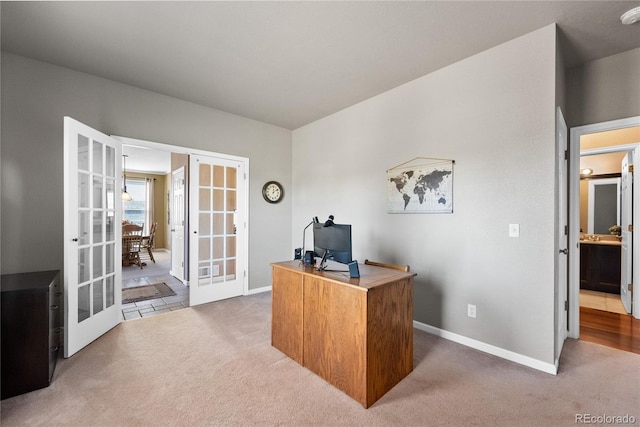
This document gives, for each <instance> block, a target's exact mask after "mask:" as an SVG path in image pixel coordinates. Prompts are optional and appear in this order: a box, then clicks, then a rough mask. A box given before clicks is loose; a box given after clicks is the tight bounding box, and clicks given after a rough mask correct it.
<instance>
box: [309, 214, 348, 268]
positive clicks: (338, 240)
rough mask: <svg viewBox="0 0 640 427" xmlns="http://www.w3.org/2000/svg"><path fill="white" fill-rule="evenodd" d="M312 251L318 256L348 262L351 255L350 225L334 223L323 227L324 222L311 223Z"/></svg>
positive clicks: (343, 262)
mask: <svg viewBox="0 0 640 427" xmlns="http://www.w3.org/2000/svg"><path fill="white" fill-rule="evenodd" d="M313 251H314V252H315V253H316V255H317V256H319V257H324V255H325V252H328V253H327V256H326V259H332V260H334V261H337V262H339V263H342V264H348V263H350V262H351V261H353V260H352V258H351V257H352V256H351V225H349V224H334V225H331V226H329V227H325V226H324V224H322V223H320V224H313Z"/></svg>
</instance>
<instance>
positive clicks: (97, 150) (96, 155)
mask: <svg viewBox="0 0 640 427" xmlns="http://www.w3.org/2000/svg"><path fill="white" fill-rule="evenodd" d="M92 170H93V172H94V173H97V174H102V144H101V143H100V142H98V141H93V169H92Z"/></svg>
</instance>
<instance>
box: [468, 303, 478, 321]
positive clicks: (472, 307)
mask: <svg viewBox="0 0 640 427" xmlns="http://www.w3.org/2000/svg"><path fill="white" fill-rule="evenodd" d="M467 316H469V317H473V318H474V319H475V318H476V306H475V305H473V304H467Z"/></svg>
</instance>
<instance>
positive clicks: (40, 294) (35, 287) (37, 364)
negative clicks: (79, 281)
mask: <svg viewBox="0 0 640 427" xmlns="http://www.w3.org/2000/svg"><path fill="white" fill-rule="evenodd" d="M0 289H1V291H2V295H1V296H0V298H1V300H2V302H1V305H2V338H1V345H2V350H1V353H2V360H1V366H2V368H1V370H2V383H1V384H0V386H1V390H2V393H1V394H2V399H6V398H8V397H12V396H16V395H18V394H22V393H26V392H29V391H33V390H36V389H39V388H43V387H47V386H48V385H49V384H50V383H51V378H52V377H53V371H54V369H55V366H56V360H57V358H58V350H59V349H60V347H61V345H62V317H61V316H62V287H61V285H60V272H59V271H58V270H52V271H39V272H33V273H18V274H3V275H2V276H1V278H0Z"/></svg>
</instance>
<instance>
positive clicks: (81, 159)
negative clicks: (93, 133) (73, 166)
mask: <svg viewBox="0 0 640 427" xmlns="http://www.w3.org/2000/svg"><path fill="white" fill-rule="evenodd" d="M78 170H81V171H88V170H89V138H87V137H86V136H83V135H78Z"/></svg>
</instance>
